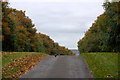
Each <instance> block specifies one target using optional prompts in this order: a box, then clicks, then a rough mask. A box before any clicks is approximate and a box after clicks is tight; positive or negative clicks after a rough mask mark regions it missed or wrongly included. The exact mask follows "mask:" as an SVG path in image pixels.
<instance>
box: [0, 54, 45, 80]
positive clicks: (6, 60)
mask: <svg viewBox="0 0 120 80" xmlns="http://www.w3.org/2000/svg"><path fill="white" fill-rule="evenodd" d="M45 56H47V54H45V53H39V52H3V53H2V78H18V77H19V76H20V75H21V74H24V73H25V72H28V70H29V69H30V68H32V67H33V66H35V64H37V63H38V62H39V61H40V60H42V59H43V58H44V57H45Z"/></svg>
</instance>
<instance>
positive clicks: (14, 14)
mask: <svg viewBox="0 0 120 80" xmlns="http://www.w3.org/2000/svg"><path fill="white" fill-rule="evenodd" d="M0 4H2V22H0V23H2V29H1V28H0V32H1V31H2V34H0V38H1V39H2V42H1V40H0V43H2V51H5V52H42V53H47V54H50V55H54V54H62V55H72V51H70V50H68V49H67V48H65V47H64V46H60V45H59V44H58V43H56V42H54V41H53V40H52V39H51V38H50V37H49V36H47V35H45V34H42V33H37V30H36V28H35V27H38V26H35V25H34V24H33V23H32V20H31V19H30V18H29V17H28V16H26V14H25V11H22V10H17V9H13V8H10V7H9V3H8V2H3V1H0ZM0 15H1V14H0ZM0 25H1V24H0ZM8 44H9V45H8Z"/></svg>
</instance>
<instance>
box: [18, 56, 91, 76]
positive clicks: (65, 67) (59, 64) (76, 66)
mask: <svg viewBox="0 0 120 80" xmlns="http://www.w3.org/2000/svg"><path fill="white" fill-rule="evenodd" d="M20 78H93V75H92V74H91V73H90V70H89V68H88V66H87V63H86V62H85V60H84V59H83V57H82V56H57V57H54V56H47V57H46V58H44V59H43V60H42V61H40V62H39V63H38V64H37V65H36V66H35V67H33V68H32V69H30V70H29V72H27V73H26V74H23V75H22V76H21V77H20Z"/></svg>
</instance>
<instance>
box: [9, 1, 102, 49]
mask: <svg viewBox="0 0 120 80" xmlns="http://www.w3.org/2000/svg"><path fill="white" fill-rule="evenodd" d="M101 5H102V4H101V3H99V2H86V3H85V2H81V3H69V2H64V3H54V2H51V3H35V2H34V3H30V2H28V3H15V4H14V3H12V4H11V6H14V7H16V8H17V9H22V10H25V11H26V14H27V15H28V16H29V17H30V18H31V19H32V21H33V23H35V25H36V26H35V27H36V28H37V30H38V32H42V33H44V34H47V35H49V36H50V37H51V38H52V39H53V40H55V41H56V42H58V43H59V44H60V45H62V46H65V47H67V48H77V42H78V41H79V40H80V39H82V37H83V36H84V32H85V31H86V30H88V29H89V28H90V27H91V24H92V23H93V22H94V20H96V18H97V16H98V15H100V14H101V13H103V11H104V10H103V8H102V6H101Z"/></svg>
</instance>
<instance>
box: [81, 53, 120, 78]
mask: <svg viewBox="0 0 120 80" xmlns="http://www.w3.org/2000/svg"><path fill="white" fill-rule="evenodd" d="M80 55H81V56H83V57H84V59H85V60H86V62H87V63H88V65H89V68H90V70H91V72H92V73H93V75H94V77H95V78H118V77H119V76H118V53H82V54H80Z"/></svg>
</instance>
